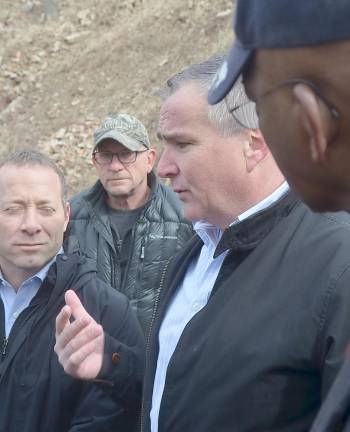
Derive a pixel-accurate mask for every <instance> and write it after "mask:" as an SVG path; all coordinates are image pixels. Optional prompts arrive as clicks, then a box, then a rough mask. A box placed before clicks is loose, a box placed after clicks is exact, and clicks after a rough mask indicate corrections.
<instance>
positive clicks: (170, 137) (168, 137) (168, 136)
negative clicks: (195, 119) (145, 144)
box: [157, 131, 193, 143]
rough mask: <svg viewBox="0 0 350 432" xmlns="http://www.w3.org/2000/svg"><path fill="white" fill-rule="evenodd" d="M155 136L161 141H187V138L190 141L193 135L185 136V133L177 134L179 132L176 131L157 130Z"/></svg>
mask: <svg viewBox="0 0 350 432" xmlns="http://www.w3.org/2000/svg"><path fill="white" fill-rule="evenodd" d="M157 138H158V139H160V140H161V141H164V140H165V141H168V142H172V141H174V142H180V143H181V142H187V141H189V140H191V141H193V137H191V138H190V137H188V136H186V135H182V134H179V133H177V132H174V133H165V134H162V133H161V132H159V131H158V132H157Z"/></svg>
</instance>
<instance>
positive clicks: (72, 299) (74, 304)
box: [64, 290, 92, 320]
mask: <svg viewBox="0 0 350 432" xmlns="http://www.w3.org/2000/svg"><path fill="white" fill-rule="evenodd" d="M64 298H65V300H66V304H67V305H68V306H69V307H70V309H71V312H72V316H73V317H74V318H75V319H80V318H85V319H89V320H91V319H92V317H91V316H90V315H89V314H88V313H87V311H86V309H85V308H84V306H83V305H82V303H81V301H80V299H79V297H78V296H77V295H76V293H75V292H74V291H73V290H68V291H66V293H65V295H64Z"/></svg>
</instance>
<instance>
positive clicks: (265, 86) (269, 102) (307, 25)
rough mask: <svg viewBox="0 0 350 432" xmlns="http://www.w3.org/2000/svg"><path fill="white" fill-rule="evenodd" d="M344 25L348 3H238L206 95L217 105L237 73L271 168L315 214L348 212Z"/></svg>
mask: <svg viewBox="0 0 350 432" xmlns="http://www.w3.org/2000/svg"><path fill="white" fill-rule="evenodd" d="M349 22H350V2H349V1H348V0H332V1H329V0H319V1H317V2H316V1H315V2H306V1H305V0H295V1H293V2H290V1H289V0H243V1H242V0H238V2H237V14H236V22H235V31H236V36H237V38H236V41H235V43H234V44H233V46H232V48H231V50H230V52H229V54H228V56H227V59H226V61H225V62H224V64H223V66H222V68H221V70H220V71H219V73H218V75H217V77H216V79H215V80H214V82H213V85H212V88H211V89H210V91H209V102H210V103H212V104H213V103H216V102H218V101H220V100H221V99H222V98H224V97H225V95H226V93H227V92H228V91H229V90H230V89H231V87H232V85H233V84H234V82H235V81H236V80H237V79H238V77H239V76H240V75H241V74H243V81H244V84H245V87H246V91H247V93H248V96H249V97H250V99H251V100H252V101H254V102H255V103H256V106H257V110H258V113H259V126H260V129H261V130H262V132H263V134H264V136H265V138H266V140H267V142H268V144H269V146H270V148H271V150H272V153H273V154H274V156H275V158H276V161H277V163H278V164H279V166H280V168H281V169H282V171H283V173H284V174H285V176H286V177H287V180H288V181H289V183H290V184H291V185H292V187H293V188H294V189H295V190H296V191H297V192H298V193H299V194H300V196H301V197H302V198H303V199H304V201H305V202H306V203H307V204H308V205H309V206H310V207H312V208H313V209H315V210H319V211H324V210H340V209H347V210H349V209H350V170H349V161H350V145H349V141H350V122H349V121H348V120H349V118H350V87H349V85H348V79H349V74H350V56H349V53H350V25H349ZM276 107H278V109H276ZM230 109H231V111H232V114H233V115H234V116H235V117H236V119H237V120H240V118H242V113H243V111H244V107H243V108H242V107H230ZM245 126H249V127H252V126H254V125H245Z"/></svg>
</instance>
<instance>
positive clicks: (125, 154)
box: [92, 149, 148, 165]
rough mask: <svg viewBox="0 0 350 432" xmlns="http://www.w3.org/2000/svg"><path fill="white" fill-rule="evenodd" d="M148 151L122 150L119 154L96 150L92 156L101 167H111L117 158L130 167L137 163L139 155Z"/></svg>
mask: <svg viewBox="0 0 350 432" xmlns="http://www.w3.org/2000/svg"><path fill="white" fill-rule="evenodd" d="M147 150H148V149H146V150H141V151H131V150H121V151H119V152H110V151H99V150H96V151H94V152H93V153H92V154H93V157H94V159H95V161H96V162H97V163H98V164H99V165H109V164H110V163H112V161H113V158H114V157H116V158H117V159H118V161H119V162H120V163H121V164H123V165H130V164H133V163H135V162H136V159H137V155H138V154H139V153H144V152H146V151H147Z"/></svg>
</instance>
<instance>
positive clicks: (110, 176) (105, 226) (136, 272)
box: [68, 114, 192, 334]
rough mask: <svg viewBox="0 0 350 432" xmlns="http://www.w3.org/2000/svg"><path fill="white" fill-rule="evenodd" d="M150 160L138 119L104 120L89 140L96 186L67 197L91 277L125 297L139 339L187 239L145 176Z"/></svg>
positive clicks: (177, 209) (168, 201)
mask: <svg viewBox="0 0 350 432" xmlns="http://www.w3.org/2000/svg"><path fill="white" fill-rule="evenodd" d="M155 159H156V151H155V149H153V148H151V145H150V141H149V137H148V134H147V130H146V128H145V126H144V125H143V124H142V123H141V122H140V121H139V120H137V119H136V118H135V117H132V116H130V115H128V114H111V115H109V116H107V118H106V119H105V120H104V121H103V123H102V124H101V126H100V127H99V128H98V129H97V130H96V131H95V134H94V149H93V152H92V162H93V165H94V167H95V169H96V172H97V175H98V177H99V180H98V181H97V182H96V183H95V185H94V186H92V187H91V188H90V189H88V190H86V191H83V192H81V193H80V194H79V195H77V196H75V197H73V199H72V202H71V207H72V214H71V221H70V224H69V227H68V229H69V234H70V235H74V236H76V237H77V239H78V241H79V244H80V247H81V249H82V250H83V251H84V252H85V253H86V254H87V255H88V256H91V257H93V258H94V259H95V260H96V264H97V272H98V276H99V277H100V278H101V279H102V280H104V281H105V282H107V283H108V284H110V285H111V286H113V287H114V288H116V289H118V290H119V291H122V292H123V293H124V294H126V295H127V296H128V297H129V299H130V301H131V304H132V306H133V307H134V308H135V309H136V310H137V314H138V318H139V320H140V323H141V325H142V327H143V330H144V332H145V334H147V332H148V327H149V324H150V319H151V315H152V311H153V307H154V303H155V301H156V297H157V294H158V292H159V290H160V289H161V279H162V273H163V271H164V268H165V266H166V263H167V261H168V260H169V258H170V257H171V256H172V255H173V254H175V253H176V252H177V251H178V250H179V249H180V248H181V247H182V245H183V244H184V243H185V242H186V240H187V239H188V238H189V237H190V236H191V235H192V230H191V228H190V225H189V223H188V222H187V221H186V220H185V219H184V218H183V215H182V209H181V205H180V202H179V200H178V198H177V197H176V195H175V194H174V193H173V192H172V191H171V190H170V189H169V188H168V187H166V186H165V185H164V184H162V183H161V182H159V181H158V179H157V178H156V176H155V174H154V173H153V166H154V163H155Z"/></svg>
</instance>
